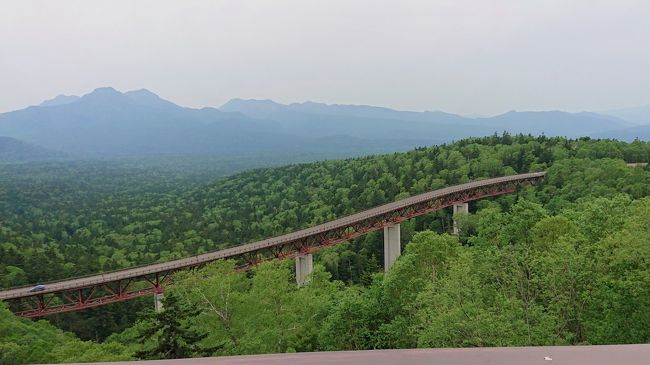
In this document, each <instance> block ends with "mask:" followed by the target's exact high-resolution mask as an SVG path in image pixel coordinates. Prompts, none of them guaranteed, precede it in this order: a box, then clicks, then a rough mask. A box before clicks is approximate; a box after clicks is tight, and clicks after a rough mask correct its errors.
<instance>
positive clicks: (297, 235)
mask: <svg viewBox="0 0 650 365" xmlns="http://www.w3.org/2000/svg"><path fill="white" fill-rule="evenodd" d="M544 174H545V172H533V173H527V174H519V175H512V176H505V177H498V178H493V179H486V180H479V181H473V182H470V183H466V184H460V185H455V186H451V187H447V188H443V189H438V190H434V191H430V192H427V193H423V194H419V195H415V196H412V197H409V198H406V199H402V200H398V201H396V202H393V203H388V204H384V205H380V206H378V207H375V208H371V209H368V210H365V211H362V212H359V213H356V214H352V215H349V216H346V217H342V218H339V219H335V220H333V221H330V222H327V223H323V224H320V225H317V226H313V227H309V228H305V229H302V230H299V231H295V232H292V233H288V234H285V235H281V236H277V237H272V238H268V239H264V240H261V241H257V242H252V243H248V244H244V245H240V246H235V247H232V248H227V249H224V250H219V251H214V252H209V253H205V254H200V255H195V256H190V257H187V258H183V259H178V260H173V261H168V262H162V263H156V264H151V265H147V266H140V267H134V268H128V269H123V270H117V271H112V272H106V273H103V274H97V275H91V276H86V277H80V278H74V279H68V280H60V281H55V282H50V283H47V284H46V289H45V290H43V291H39V292H36V293H31V292H29V289H31V288H32V287H33V285H31V286H26V287H21V288H16V289H10V290H5V291H2V292H0V300H7V299H16V298H23V297H31V296H35V295H43V294H47V293H55V292H62V291H68V290H74V289H77V288H85V287H89V286H92V285H97V284H102V283H109V282H116V281H118V280H125V279H130V278H136V277H142V276H143V275H148V274H155V273H162V272H167V271H170V270H177V269H180V268H185V267H193V266H198V265H200V264H203V263H207V262H211V261H215V260H218V259H225V258H231V257H237V256H241V255H242V254H246V253H249V252H256V251H258V250H260V249H264V248H269V247H272V246H278V245H283V244H286V243H287V242H293V241H296V240H299V239H301V238H304V237H309V236H313V235H317V234H320V233H323V232H327V231H330V230H334V229H337V228H341V227H346V226H349V225H350V224H352V223H355V222H359V221H363V220H365V219H368V218H371V217H376V216H381V215H384V214H386V213H389V212H391V211H395V210H397V209H401V208H404V207H408V206H411V205H414V204H417V203H421V202H426V201H430V200H432V199H436V198H440V197H444V196H446V195H449V194H453V193H458V192H462V191H471V190H474V189H477V188H481V187H486V186H491V185H498V184H503V183H508V182H519V181H529V180H534V179H538V178H541V177H543V176H544Z"/></svg>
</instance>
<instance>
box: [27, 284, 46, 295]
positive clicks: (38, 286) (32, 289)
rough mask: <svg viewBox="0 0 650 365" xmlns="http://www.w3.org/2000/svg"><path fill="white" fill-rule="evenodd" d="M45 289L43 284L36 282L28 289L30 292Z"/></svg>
mask: <svg viewBox="0 0 650 365" xmlns="http://www.w3.org/2000/svg"><path fill="white" fill-rule="evenodd" d="M42 290H45V285H41V284H38V285H36V286H35V287H33V288H31V289H29V292H30V293H33V292H37V291H42Z"/></svg>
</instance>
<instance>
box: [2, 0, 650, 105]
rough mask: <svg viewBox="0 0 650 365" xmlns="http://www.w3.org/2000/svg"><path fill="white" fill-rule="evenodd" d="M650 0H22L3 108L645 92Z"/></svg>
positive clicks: (9, 45) (518, 99)
mask: <svg viewBox="0 0 650 365" xmlns="http://www.w3.org/2000/svg"><path fill="white" fill-rule="evenodd" d="M649 18H650V3H647V2H644V1H638V0H625V1H616V2H614V1H587V0H578V1H572V2H571V3H570V4H566V2H562V1H558V0H552V1H545V2H543V3H541V2H540V3H534V4H533V3H531V2H520V1H515V0H493V1H487V2H476V1H469V0H456V1H440V2H435V3H433V2H427V1H405V2H404V1H400V2H396V1H356V2H353V3H350V2H345V1H339V0H337V1H327V2H323V1H320V2H319V1H274V2H262V1H252V2H238V1H188V2H171V1H167V2H163V1H139V2H137V3H132V2H128V1H114V2H111V3H106V4H98V3H92V4H90V3H88V2H83V1H72V0H68V1H58V2H56V3H48V2H41V1H21V2H9V3H4V4H3V5H2V7H1V11H0V83H2V85H3V87H2V89H0V112H6V111H11V110H16V109H21V108H24V107H27V106H29V105H35V104H38V103H40V102H41V101H43V100H46V99H51V98H53V97H54V96H56V95H59V94H66V95H70V94H74V95H83V94H86V93H88V92H90V91H92V90H93V89H95V88H97V87H102V86H110V87H114V88H116V89H117V90H120V91H128V90H133V89H141V88H146V89H149V90H151V91H152V92H154V93H156V94H158V95H160V96H161V97H163V98H164V99H168V100H170V101H172V102H174V103H177V104H179V105H183V106H189V107H205V106H211V107H218V106H220V105H222V104H224V103H225V102H227V101H228V100H230V99H232V98H242V99H271V100H274V101H276V102H279V103H284V104H287V103H292V102H303V101H307V100H309V101H315V102H323V103H328V104H359V105H375V106H384V107H390V108H394V109H399V110H415V111H421V110H441V111H445V112H450V113H456V114H461V115H471V114H480V115H495V114H501V113H503V112H507V111H509V110H566V111H572V112H575V111H582V110H590V111H602V110H607V109H617V108H623V107H633V106H641V105H648V104H650V86H648V85H650V73H648V72H647V69H646V68H647V65H648V64H650V49H648V47H646V46H645V44H646V43H647V39H648V38H649V36H650V27H648V26H647V24H646V23H647V19H649Z"/></svg>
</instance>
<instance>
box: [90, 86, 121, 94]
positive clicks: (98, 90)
mask: <svg viewBox="0 0 650 365" xmlns="http://www.w3.org/2000/svg"><path fill="white" fill-rule="evenodd" d="M88 95H122V93H121V92H119V91H117V90H115V89H113V88H112V87H110V86H105V87H98V88H96V89H95V90H93V91H92V92H90V93H89V94H86V95H84V96H88Z"/></svg>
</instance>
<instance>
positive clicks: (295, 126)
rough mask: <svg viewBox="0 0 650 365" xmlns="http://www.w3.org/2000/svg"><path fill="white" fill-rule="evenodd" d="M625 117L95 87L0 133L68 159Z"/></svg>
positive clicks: (4, 121)
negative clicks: (211, 102)
mask: <svg viewBox="0 0 650 365" xmlns="http://www.w3.org/2000/svg"><path fill="white" fill-rule="evenodd" d="M629 126H630V124H629V123H627V122H625V121H623V120H621V119H619V118H616V117H610V116H604V115H600V114H594V113H566V112H560V111H552V112H509V113H505V114H502V115H499V116H495V117H490V118H465V117H461V116H459V115H455V114H449V113H444V112H437V111H433V112H432V111H427V112H409V111H398V110H393V109H388V108H381V107H373V106H365V105H327V104H322V103H314V102H305V103H294V104H289V105H284V104H279V103H276V102H273V101H271V100H242V99H233V100H231V101H229V102H228V103H226V104H225V105H223V106H222V107H221V108H219V109H217V108H201V109H195V108H186V107H181V106H178V105H176V104H174V103H172V102H170V101H167V100H164V99H162V98H160V97H159V96H158V95H156V94H154V93H152V92H151V91H148V90H146V89H141V90H134V91H129V92H125V93H122V92H119V91H117V90H115V89H113V88H110V87H105V88H99V89H96V90H94V91H93V92H91V93H89V94H86V95H83V96H82V97H75V96H58V97H56V98H54V99H52V100H48V101H46V102H44V103H43V104H41V105H39V106H32V107H28V108H26V109H22V110H17V111H13V112H8V113H2V114H0V135H5V136H9V137H13V138H17V139H20V140H23V141H26V142H28V143H32V144H35V145H39V146H42V147H45V148H48V149H51V150H55V151H63V152H65V153H67V154H69V155H72V156H116V155H149V154H199V153H200V154H215V153H216V154H224V155H240V154H247V153H274V152H284V153H287V152H288V153H309V152H315V153H330V152H332V153H336V154H337V155H338V156H340V155H341V153H347V154H349V155H354V154H362V153H374V152H388V151H398V150H406V149H411V148H413V147H417V146H423V145H432V144H438V143H445V142H450V141H452V140H457V139H460V138H465V137H470V136H484V135H488V134H493V133H495V132H496V133H501V132H503V131H507V132H510V133H532V134H536V135H537V134H542V133H544V134H545V135H547V136H552V135H561V136H568V137H580V136H585V135H596V134H607V133H608V132H609V131H615V130H621V129H624V128H627V127H629Z"/></svg>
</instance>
